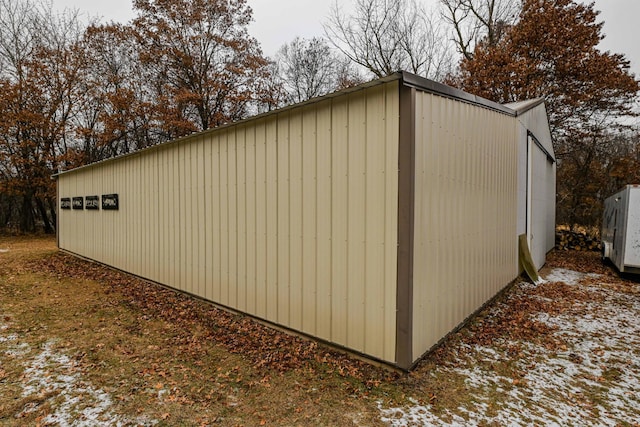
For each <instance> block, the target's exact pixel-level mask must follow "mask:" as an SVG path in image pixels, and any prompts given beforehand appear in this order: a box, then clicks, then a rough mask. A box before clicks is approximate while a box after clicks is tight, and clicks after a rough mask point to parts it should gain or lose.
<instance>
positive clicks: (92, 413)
mask: <svg viewBox="0 0 640 427" xmlns="http://www.w3.org/2000/svg"><path fill="white" fill-rule="evenodd" d="M0 318H2V316H0ZM8 329H9V326H8V325H6V324H1V323H0V352H2V353H4V354H5V355H6V356H8V357H10V358H12V359H14V360H18V361H20V362H21V363H22V365H23V366H24V372H23V378H22V387H23V390H22V397H24V398H28V397H30V396H51V397H47V400H48V402H49V404H50V405H51V409H52V412H51V413H50V414H49V415H47V416H46V417H45V418H44V419H43V420H42V421H41V422H42V424H44V425H56V426H60V427H66V426H74V427H85V426H86V427H89V426H96V427H99V426H122V425H154V424H156V423H157V422H155V421H148V420H144V419H137V420H135V421H131V420H128V419H126V418H125V417H122V416H120V415H118V414H116V413H115V412H114V411H113V402H112V400H111V396H110V395H109V393H107V392H105V391H104V390H102V389H100V388H96V387H94V386H93V385H92V384H91V383H90V382H88V381H86V380H85V379H83V376H82V370H81V368H80V367H79V366H78V365H77V363H76V362H75V361H74V360H72V359H70V358H69V357H68V356H67V355H65V354H64V353H61V352H59V351H56V350H55V348H54V347H55V341H54V340H50V341H47V342H46V343H45V344H44V346H42V348H40V349H37V350H36V351H35V352H36V354H35V356H32V354H33V353H34V351H33V349H32V348H31V346H30V345H29V344H28V343H26V342H21V341H20V339H19V337H18V336H17V335H14V334H6V331H7V330H8ZM39 400H41V399H36V400H35V401H36V402H37V401H39ZM26 401H27V402H29V399H26ZM37 405H38V404H37V403H34V402H29V403H27V404H26V405H25V407H24V408H23V413H29V412H33V411H35V410H36V409H37Z"/></svg>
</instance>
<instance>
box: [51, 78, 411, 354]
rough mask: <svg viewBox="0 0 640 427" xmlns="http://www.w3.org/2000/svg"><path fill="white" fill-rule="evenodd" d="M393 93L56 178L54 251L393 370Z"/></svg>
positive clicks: (390, 89) (394, 88)
mask: <svg viewBox="0 0 640 427" xmlns="http://www.w3.org/2000/svg"><path fill="white" fill-rule="evenodd" d="M398 115H399V110H398V81H397V80H394V81H391V82H387V83H383V84H379V85H377V86H371V87H366V88H363V89H361V90H358V91H354V92H352V93H349V94H344V95H342V96H339V97H334V98H328V99H325V100H321V101H319V102H316V103H311V104H306V105H304V106H301V107H296V108H290V109H287V110H286V111H283V112H279V113H274V114H271V115H267V116H262V117H259V118H257V119H255V120H249V121H245V122H242V123H241V124H238V125H235V126H228V127H225V128H222V129H219V130H213V131H210V132H206V133H203V134H198V135H194V136H193V137H190V138H187V139H185V140H182V141H180V142H178V143H174V144H167V145H162V146H158V147H155V148H152V149H149V150H145V151H143V152H141V153H139V154H137V155H133V156H127V157H123V158H120V159H116V160H113V161H108V162H103V163H100V164H99V165H96V166H93V167H86V168H82V169H79V170H77V171H72V172H70V173H65V174H62V175H60V176H59V178H58V179H59V183H58V185H59V196H60V197H74V196H83V197H84V196H87V195H102V194H108V193H118V195H119V197H120V210H118V211H103V210H99V211H86V210H83V211H73V210H61V211H60V230H59V235H60V247H61V248H62V249H66V250H68V251H71V252H75V253H77V254H80V255H82V256H85V257H88V258H92V259H95V260H97V261H100V262H103V263H105V264H109V265H112V266H114V267H117V268H120V269H122V270H125V271H129V272H131V273H134V274H137V275H140V276H143V277H146V278H149V279H151V280H154V281H157V282H159V283H162V284H165V285H168V286H171V287H175V288H177V289H180V290H183V291H185V292H189V293H192V294H194V295H198V296H200V297H203V298H206V299H208V300H211V301H214V302H216V303H219V304H222V305H225V306H228V307H231V308H234V309H237V310H239V311H243V312H247V313H249V314H252V315H254V316H257V317H259V318H263V319H266V320H268V321H271V322H274V323H277V324H280V325H283V326H285V327H288V328H292V329H294V330H297V331H301V332H304V333H307V334H309V335H312V336H317V337H319V338H322V339H325V340H328V341H331V342H334V343H336V344H339V345H342V346H345V347H348V348H351V349H353V350H356V351H360V352H363V353H366V354H368V355H370V356H373V357H376V358H379V359H382V360H386V361H389V362H392V363H393V362H395V344H396V343H395V330H396V328H395V312H396V293H395V292H396V264H397V252H396V245H397V210H398V133H399V132H398V126H399V124H398V123H399V119H398Z"/></svg>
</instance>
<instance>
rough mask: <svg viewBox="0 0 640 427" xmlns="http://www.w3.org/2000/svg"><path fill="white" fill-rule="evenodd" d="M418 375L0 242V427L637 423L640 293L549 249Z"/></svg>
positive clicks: (38, 243)
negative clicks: (536, 270)
mask: <svg viewBox="0 0 640 427" xmlns="http://www.w3.org/2000/svg"><path fill="white" fill-rule="evenodd" d="M542 276H543V277H544V278H546V282H545V283H543V284H539V285H533V284H530V283H525V282H522V283H519V284H517V285H516V286H514V287H513V288H512V289H511V290H509V291H508V292H507V293H506V294H505V295H504V296H503V297H501V298H500V299H499V300H498V301H496V302H495V303H494V304H493V305H492V306H490V307H488V308H487V309H486V310H485V311H484V312H483V313H481V314H480V315H479V316H478V317H477V318H475V319H474V320H473V321H472V322H471V323H470V324H469V325H467V326H466V327H465V328H463V329H461V330H460V331H459V332H458V333H456V334H453V335H451V336H450V337H449V338H448V339H447V341H446V342H445V343H444V344H443V345H442V346H440V347H439V348H438V349H437V350H436V351H434V352H433V353H431V354H430V355H429V356H428V357H427V358H426V359H425V360H424V361H423V362H421V363H420V365H419V366H418V367H417V368H416V369H415V370H414V371H413V372H411V373H409V374H400V373H397V372H393V371H390V370H388V369H385V368H380V367H375V366H372V365H370V364H368V363H365V362H362V361H359V360H357V359H355V358H353V357H349V356H346V355H344V354H342V353H340V352H337V351H335V350H332V349H329V348H327V347H325V346H322V345H318V344H316V343H314V342H311V341H308V340H304V339H301V338H298V337H294V336H291V335H288V334H285V333H282V332H278V331H275V330H273V329H271V328H268V327H265V326H263V325H261V324H259V323H257V322H255V321H253V320H251V319H249V318H247V317H244V316H241V315H236V314H230V313H228V312H225V311H222V310H219V309H217V308H215V307H213V306H212V305H210V304H207V303H205V302H203V301H199V300H196V299H193V298H190V297H187V296H184V295H182V294H179V293H176V292H173V291H171V290H167V289H164V288H161V287H159V286H156V285H153V284H150V283H147V282H145V281H142V280H140V279H137V278H135V277H132V276H129V275H126V274H123V273H120V272H117V271H113V270H110V269H108V268H105V267H102V266H99V265H96V264H93V263H89V262H86V261H83V260H79V259H77V258H74V257H72V256H69V255H66V254H63V253H60V252H58V251H57V250H56V247H55V240H54V239H53V238H51V237H0V425H8V426H13V425H15V426H23V425H63V426H64V425H74V426H84V425H86V426H98V425H105V426H111V425H118V424H120V425H159V426H162V425H187V426H190V425H194V426H199V425H225V426H236V425H244V426H254V425H274V426H276V425H277V426H281V425H292V426H296V425H301V426H307V425H329V426H349V425H361V426H376V425H386V424H391V425H399V426H405V425H436V426H439V425H468V424H474V425H505V424H510V425H532V424H533V425H540V424H544V425H549V424H554V423H555V424H557V425H613V426H615V425H628V426H640V424H639V423H640V321H638V319H639V318H640V287H639V286H638V284H637V283H635V282H632V281H628V280H623V279H620V278H618V277H617V275H615V273H614V272H613V271H612V270H611V269H610V268H608V267H604V266H602V265H601V263H600V261H599V258H598V255H597V254H595V253H580V252H553V253H552V254H551V255H550V256H549V259H548V263H547V266H546V267H545V269H544V270H543V271H542Z"/></svg>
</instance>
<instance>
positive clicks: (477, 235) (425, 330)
mask: <svg viewBox="0 0 640 427" xmlns="http://www.w3.org/2000/svg"><path fill="white" fill-rule="evenodd" d="M516 152H517V145H516V144H515V129H514V126H513V117H510V116H508V115H504V114H500V113H497V112H493V111H491V110H488V109H484V108H480V107H476V106H473V105H470V104H467V103H463V102H460V101H456V100H452V99H449V98H444V97H440V96H437V95H432V94H428V93H424V92H420V91H417V94H416V148H415V165H416V169H415V185H416V189H415V225H414V227H415V229H414V232H415V235H414V238H415V240H414V271H413V297H414V307H413V358H414V360H415V359H416V358H418V357H420V356H421V355H422V354H423V353H424V352H426V351H427V350H429V349H430V348H431V347H432V346H433V345H435V344H436V343H437V342H438V340H439V339H440V338H442V337H443V336H444V335H445V334H446V333H448V332H449V331H451V330H452V329H453V328H455V327H456V326H457V325H458V324H460V323H461V322H462V321H463V320H464V319H465V318H466V317H467V316H469V315H470V314H471V313H473V312H474V311H475V310H476V309H477V308H478V307H480V306H481V305H482V304H483V303H484V302H486V301H487V300H488V299H490V298H491V297H492V296H493V295H495V294H496V293H497V292H498V291H499V290H500V289H502V288H503V287H504V286H505V285H506V284H508V283H509V282H510V281H511V280H513V278H515V277H516V275H517V274H518V271H517V268H516V266H517V259H516V258H515V256H516V255H517V253H515V252H514V250H513V248H514V247H515V245H516V238H517V236H516V217H517V215H516V200H517V194H516V191H517V189H516V168H517V161H516Z"/></svg>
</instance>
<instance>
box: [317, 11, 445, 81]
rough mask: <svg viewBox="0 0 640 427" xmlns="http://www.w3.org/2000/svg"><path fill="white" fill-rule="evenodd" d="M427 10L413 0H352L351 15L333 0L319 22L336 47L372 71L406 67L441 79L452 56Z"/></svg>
mask: <svg viewBox="0 0 640 427" xmlns="http://www.w3.org/2000/svg"><path fill="white" fill-rule="evenodd" d="M432 16H433V13H432V12H431V11H429V10H427V9H425V8H424V7H423V6H422V5H420V4H418V3H417V2H416V1H415V0H355V8H354V12H353V14H351V15H346V14H345V13H343V10H342V9H341V8H340V6H339V5H338V3H337V2H336V3H335V4H334V6H333V8H332V10H331V14H330V17H329V21H328V23H327V24H325V26H324V28H325V33H326V35H327V38H328V39H329V41H330V42H331V43H332V44H333V45H334V46H335V47H336V48H337V49H339V50H340V51H341V52H342V53H343V54H344V55H346V56H347V57H348V58H349V59H350V60H352V61H353V62H355V63H357V64H359V65H361V66H362V67H364V68H365V69H366V70H368V71H369V72H371V73H372V74H373V75H375V76H377V77H383V76H386V75H389V74H391V73H394V72H396V71H399V70H408V71H411V72H413V73H415V74H419V75H423V76H425V77H428V78H432V79H435V80H441V79H442V78H443V77H444V76H445V75H446V74H447V73H448V72H449V71H450V69H451V66H452V57H451V55H450V49H448V46H447V41H446V37H444V33H443V27H442V26H441V25H440V21H439V20H437V19H433V18H432Z"/></svg>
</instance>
